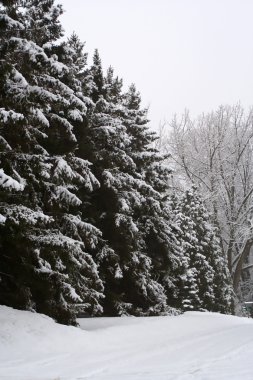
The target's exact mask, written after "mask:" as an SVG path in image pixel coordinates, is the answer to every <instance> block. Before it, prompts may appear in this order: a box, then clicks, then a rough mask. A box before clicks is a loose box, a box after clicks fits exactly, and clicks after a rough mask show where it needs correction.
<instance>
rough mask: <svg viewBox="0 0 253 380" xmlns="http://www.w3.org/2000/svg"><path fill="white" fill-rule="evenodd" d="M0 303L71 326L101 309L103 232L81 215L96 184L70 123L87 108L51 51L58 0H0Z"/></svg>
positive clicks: (58, 29)
mask: <svg viewBox="0 0 253 380" xmlns="http://www.w3.org/2000/svg"><path fill="white" fill-rule="evenodd" d="M0 10H1V14H0V35H1V44H0V55H1V63H0V64H1V68H0V72H1V76H0V83H1V92H0V104H1V109H0V122H1V127H0V146H1V151H0V165H1V171H0V187H1V193H0V196H1V204H0V207H1V210H0V212H1V233H0V246H1V264H0V265H1V267H0V272H1V286H0V302H1V303H3V304H6V305H10V306H14V307H15V306H16V307H19V308H32V309H35V310H37V311H39V312H43V313H46V314H48V315H51V316H53V317H55V318H56V319H57V320H58V321H60V322H63V323H74V319H75V311H76V308H78V307H79V309H81V310H84V311H86V312H88V313H90V314H93V313H94V314H96V313H97V312H101V306H100V299H101V297H102V294H101V291H102V289H103V286H102V283H101V281H100V279H99V275H98V272H97V266H96V264H95V262H94V260H93V258H92V256H91V254H90V253H91V252H92V251H94V249H95V248H96V245H97V244H98V238H99V236H100V235H101V233H100V231H99V230H98V229H96V228H95V227H93V226H92V225H91V224H89V223H86V222H84V221H83V220H82V218H81V217H82V213H81V215H79V214H78V208H79V206H80V205H81V203H82V201H81V199H80V198H79V197H78V192H79V190H80V189H82V191H84V189H85V191H91V190H92V189H93V187H96V186H98V181H97V180H96V178H95V177H94V175H93V174H92V173H91V171H90V164H89V163H88V162H87V161H85V160H83V159H82V158H80V157H76V156H75V155H74V150H75V149H76V147H77V141H76V136H75V134H74V133H73V129H74V127H73V125H72V121H73V120H76V119H77V118H79V120H81V119H82V118H83V117H84V116H85V114H86V111H87V104H86V103H85V100H84V99H83V98H82V96H80V97H78V96H77V95H76V94H75V93H74V90H73V89H71V88H70V87H69V86H68V85H66V84H65V83H64V81H63V80H62V79H63V78H64V77H66V76H69V75H70V70H69V68H68V67H67V66H66V65H65V64H64V63H62V62H60V61H59V60H58V57H57V55H55V54H50V51H53V44H54V40H56V39H57V38H58V37H59V36H60V35H61V33H62V31H61V26H60V24H59V22H58V16H59V14H60V13H61V7H58V6H54V4H53V1H35V0H29V1H27V2H23V1H21V0H20V1H19V0H13V1H1V2H0Z"/></svg>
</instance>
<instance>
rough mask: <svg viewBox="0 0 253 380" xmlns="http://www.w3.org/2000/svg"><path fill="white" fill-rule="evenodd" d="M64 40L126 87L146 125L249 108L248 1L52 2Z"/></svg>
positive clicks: (252, 54)
mask: <svg viewBox="0 0 253 380" xmlns="http://www.w3.org/2000/svg"><path fill="white" fill-rule="evenodd" d="M58 2H59V3H61V4H63V6H64V9H65V14H64V15H63V16H62V23H63V26H64V29H65V31H66V34H67V35H69V34H70V33H71V32H73V31H75V32H76V33H77V34H78V35H79V37H80V38H81V39H82V40H83V41H86V51H87V52H88V53H89V55H90V57H91V56H92V54H93V51H94V49H95V48H98V50H99V52H100V55H101V58H102V62H103V67H104V69H106V68H107V67H108V66H109V65H112V66H113V67H114V69H115V73H116V74H117V75H119V76H120V77H122V78H123V80H124V84H125V85H126V86H128V85H130V84H131V83H132V82H134V83H135V84H136V86H137V88H138V89H139V91H140V92H141V95H142V99H143V105H145V106H149V109H150V111H149V117H150V119H151V126H152V127H153V128H156V127H157V126H158V124H159V121H163V120H164V119H167V120H169V119H171V117H172V116H173V114H174V113H182V112H183V111H184V109H185V108H187V109H189V110H190V112H191V114H193V115H197V114H198V113H201V112H203V111H209V110H212V109H214V108H216V107H217V106H219V105H220V104H234V103H237V102H239V101H240V102H241V104H242V105H243V106H245V107H248V106H249V105H253V0H58Z"/></svg>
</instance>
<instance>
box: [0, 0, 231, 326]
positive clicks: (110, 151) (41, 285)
mask: <svg viewBox="0 0 253 380" xmlns="http://www.w3.org/2000/svg"><path fill="white" fill-rule="evenodd" d="M61 13H62V8H61V6H59V5H54V1H53V0H44V1H38V0H29V1H26V2H24V1H21V0H16V1H10V0H9V1H1V2H0V37H1V42H0V58H1V60H0V303H2V304H6V305H9V306H13V307H17V308H21V309H30V310H35V311H37V312H41V313H45V314H48V315H50V316H52V317H54V318H55V319H56V320H57V321H59V322H61V323H66V324H70V323H71V324H75V317H76V314H77V313H78V312H82V313H86V314H87V315H91V316H92V315H100V314H102V313H104V314H105V315H124V314H125V315H126V314H132V315H160V314H166V313H169V312H171V310H172V309H171V308H177V309H185V310H187V309H192V308H193V309H198V310H204V309H208V310H213V311H222V312H229V311H230V304H229V302H230V299H231V293H230V290H229V289H230V288H229V284H228V278H227V272H226V263H225V262H224V260H222V259H221V252H220V248H219V242H218V240H217V239H216V237H215V231H214V229H212V227H211V226H210V224H208V220H209V216H208V215H207V214H206V211H205V209H204V206H203V203H202V202H201V201H200V200H199V199H198V197H197V195H196V194H195V191H193V193H191V192H187V193H186V194H185V196H184V197H182V198H181V199H180V201H177V200H176V199H174V200H173V197H172V196H171V195H170V193H171V190H170V189H169V187H168V180H169V178H170V175H171V170H170V168H169V167H168V166H167V165H166V164H165V159H166V156H164V155H162V154H160V153H159V152H158V151H157V150H156V149H154V148H153V145H154V142H155V140H156V138H157V137H156V134H155V133H154V132H152V131H150V130H149V128H148V126H147V123H148V120H147V110H145V109H142V107H141V98H140V94H139V93H138V91H137V90H136V88H135V86H134V85H131V86H130V88H129V89H128V91H126V92H123V90H122V85H123V83H122V80H121V79H119V78H118V77H115V76H114V71H113V69H112V68H111V67H110V68H109V69H108V71H107V73H106V75H104V73H103V70H102V64H101V59H100V56H99V53H98V51H97V50H96V51H95V54H94V57H93V64H92V65H91V67H90V68H89V67H87V54H86V53H85V52H84V51H83V48H84V44H83V43H82V42H81V41H80V40H79V38H78V37H77V36H76V35H75V34H73V35H72V36H71V37H70V38H69V39H68V40H67V41H63V42H62V41H61V42H57V40H58V38H59V37H61V36H62V27H61V24H60V22H59V16H60V15H61ZM208 247H209V248H208ZM211 285H212V286H211ZM221 289H222V290H221Z"/></svg>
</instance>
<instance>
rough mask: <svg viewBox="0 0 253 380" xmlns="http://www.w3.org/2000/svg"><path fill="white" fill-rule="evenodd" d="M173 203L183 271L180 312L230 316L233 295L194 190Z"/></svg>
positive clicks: (209, 225)
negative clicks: (181, 309) (228, 314)
mask: <svg viewBox="0 0 253 380" xmlns="http://www.w3.org/2000/svg"><path fill="white" fill-rule="evenodd" d="M174 202H175V204H176V207H175V209H174V213H175V223H176V225H177V227H178V229H177V231H178V236H177V238H178V240H179V241H180V245H181V247H182V250H183V254H184V260H185V268H186V270H185V273H183V274H182V275H181V279H180V280H181V289H179V300H180V302H182V306H183V309H184V310H208V311H218V312H222V313H231V312H232V308H233V305H232V299H233V292H232V286H231V282H230V276H229V271H228V267H227V262H226V260H225V259H224V258H223V257H222V251H221V247H220V244H219V241H218V238H217V234H216V230H215V227H213V226H212V225H211V223H210V220H211V218H210V215H209V214H208V212H207V210H206V208H205V205H204V203H203V201H202V199H201V197H200V195H199V194H198V191H197V188H196V187H194V186H193V187H192V188H191V189H189V190H186V191H185V192H184V193H183V194H182V196H180V197H177V198H176V197H175V199H174Z"/></svg>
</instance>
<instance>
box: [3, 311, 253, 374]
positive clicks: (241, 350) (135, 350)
mask: <svg viewBox="0 0 253 380" xmlns="http://www.w3.org/2000/svg"><path fill="white" fill-rule="evenodd" d="M80 325H81V327H82V329H83V330H80V329H78V328H74V327H66V326H62V325H58V324H56V323H54V322H53V321H52V320H51V319H50V318H48V317H46V316H43V315H39V314H33V313H30V312H24V311H17V310H13V309H11V308H7V307H4V306H0V379H1V380H7V379H8V380H11V379H13V380H14V379H15V380H38V379H40V380H42V379H43V380H49V379H50V380H88V379H89V380H129V379H131V380H190V379H194V380H195V379H196V380H200V379H201V380H211V379H212V380H214V379H215V380H252V379H253V359H252V358H253V321H252V320H250V319H245V318H237V317H231V316H224V315H219V314H212V313H199V312H188V313H186V314H184V315H182V316H179V317H154V318H134V317H129V318H95V319H82V320H80Z"/></svg>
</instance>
